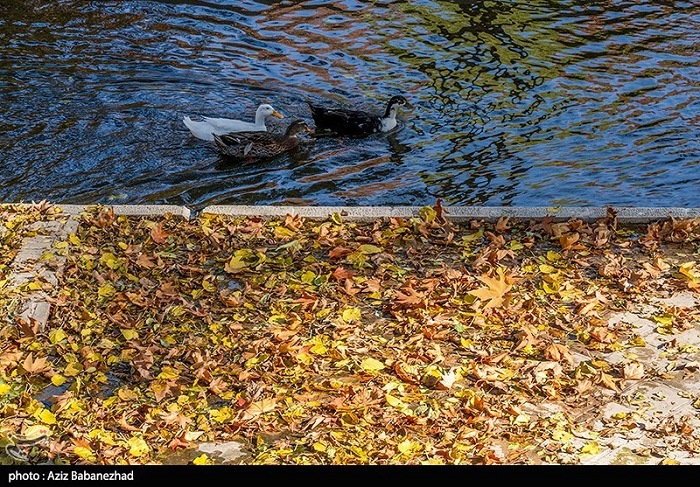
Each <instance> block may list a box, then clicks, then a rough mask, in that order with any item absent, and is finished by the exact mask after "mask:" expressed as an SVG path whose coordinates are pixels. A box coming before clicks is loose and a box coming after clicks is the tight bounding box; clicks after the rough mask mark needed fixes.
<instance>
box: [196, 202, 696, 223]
mask: <svg viewBox="0 0 700 487" xmlns="http://www.w3.org/2000/svg"><path fill="white" fill-rule="evenodd" d="M444 208H445V214H446V216H447V217H448V218H449V219H451V220H454V221H465V220H486V221H496V220H498V219H499V218H501V217H510V218H513V219H525V220H528V219H541V218H544V217H546V216H548V215H549V216H552V217H553V218H554V219H555V220H559V221H562V220H570V219H572V218H580V219H582V220H597V219H599V218H604V217H605V216H606V215H607V208H595V207H561V208H548V207H507V206H494V207H486V206H446V207H444ZM420 209H421V207H419V206H247V205H214V206H207V207H205V208H204V209H203V210H202V213H208V214H215V215H230V216H258V217H262V218H278V217H284V216H286V215H288V214H289V215H299V216H302V217H305V218H311V219H325V218H328V217H329V216H330V215H332V214H333V213H339V214H340V215H341V216H342V217H343V218H346V219H348V220H375V219H379V218H392V217H401V218H411V217H415V216H418V215H419V212H420ZM612 209H614V210H615V211H617V219H618V221H619V222H620V223H648V222H651V221H656V220H662V219H665V218H668V217H673V218H698V217H700V208H677V207H664V208H636V207H635V208H632V207H619V208H615V207H612Z"/></svg>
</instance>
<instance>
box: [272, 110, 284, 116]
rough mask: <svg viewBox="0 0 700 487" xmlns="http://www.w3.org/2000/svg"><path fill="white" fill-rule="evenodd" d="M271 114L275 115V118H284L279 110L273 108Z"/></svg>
mask: <svg viewBox="0 0 700 487" xmlns="http://www.w3.org/2000/svg"><path fill="white" fill-rule="evenodd" d="M272 116H273V117H277V118H284V115H282V114H281V113H280V112H278V111H277V110H273V111H272Z"/></svg>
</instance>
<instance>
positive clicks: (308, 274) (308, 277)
mask: <svg viewBox="0 0 700 487" xmlns="http://www.w3.org/2000/svg"><path fill="white" fill-rule="evenodd" d="M314 279H316V273H315V272H313V271H305V272H304V273H303V274H302V275H301V282H303V283H306V284H309V283H311V282H313V281H314Z"/></svg>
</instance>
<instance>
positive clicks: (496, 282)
mask: <svg viewBox="0 0 700 487" xmlns="http://www.w3.org/2000/svg"><path fill="white" fill-rule="evenodd" d="M477 279H479V280H480V281H481V282H483V283H484V284H486V286H483V287H480V288H479V289H475V290H473V291H469V294H471V295H472V296H475V297H477V298H479V299H480V300H481V301H483V302H484V303H486V304H485V306H484V308H495V307H497V306H500V305H501V304H503V301H504V299H505V296H506V294H507V293H508V291H510V289H511V288H512V287H513V282H514V281H515V280H514V279H513V277H512V276H510V275H506V274H505V271H504V270H503V268H502V267H499V268H498V269H497V270H496V276H495V277H489V276H486V275H484V276H481V277H477Z"/></svg>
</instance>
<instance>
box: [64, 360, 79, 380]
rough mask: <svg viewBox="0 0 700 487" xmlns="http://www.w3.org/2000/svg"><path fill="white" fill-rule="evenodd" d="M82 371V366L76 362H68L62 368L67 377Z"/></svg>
mask: <svg viewBox="0 0 700 487" xmlns="http://www.w3.org/2000/svg"><path fill="white" fill-rule="evenodd" d="M82 371H83V366H82V365H81V364H79V363H78V362H70V363H69V364H68V365H66V368H65V369H63V373H64V374H66V375H67V376H68V377H73V376H76V375H78V374H79V373H81V372H82Z"/></svg>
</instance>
